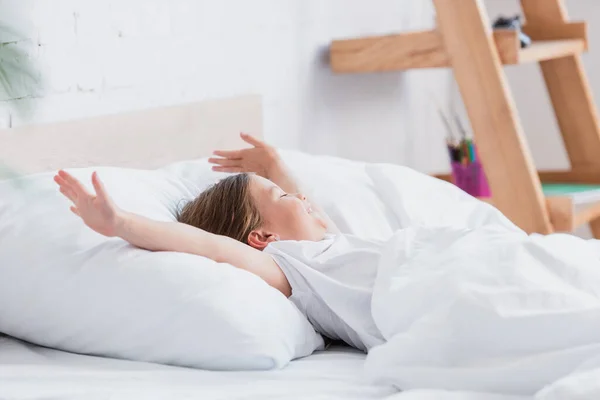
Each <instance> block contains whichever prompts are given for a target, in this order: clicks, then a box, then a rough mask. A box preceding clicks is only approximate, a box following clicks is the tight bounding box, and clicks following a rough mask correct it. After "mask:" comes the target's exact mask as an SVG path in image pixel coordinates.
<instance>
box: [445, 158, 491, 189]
mask: <svg viewBox="0 0 600 400" xmlns="http://www.w3.org/2000/svg"><path fill="white" fill-rule="evenodd" d="M452 181H453V182H454V184H455V185H456V186H458V187H459V188H461V189H462V190H464V191H465V192H467V193H469V194H470V195H471V196H474V197H490V196H491V193H490V187H489V185H488V182H487V178H486V177H485V172H484V171H483V168H482V166H481V164H480V163H479V161H473V162H470V163H467V164H463V163H460V162H458V161H452Z"/></svg>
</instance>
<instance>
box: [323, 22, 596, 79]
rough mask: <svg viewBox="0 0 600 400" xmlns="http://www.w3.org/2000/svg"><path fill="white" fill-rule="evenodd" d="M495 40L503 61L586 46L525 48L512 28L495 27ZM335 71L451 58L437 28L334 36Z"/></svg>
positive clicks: (562, 43) (440, 64) (559, 43)
mask: <svg viewBox="0 0 600 400" xmlns="http://www.w3.org/2000/svg"><path fill="white" fill-rule="evenodd" d="M494 41H495V42H496V48H497V50H498V54H499V56H500V60H501V61H502V63H503V64H509V65H510V64H521V63H527V62H534V61H543V60H549V59H554V58H560V57H565V56H568V55H573V54H579V53H582V52H584V51H585V50H586V41H585V40H583V39H561V40H540V41H534V42H533V43H532V44H531V46H529V47H527V48H525V49H521V48H520V46H519V39H518V35H517V33H516V32H515V31H512V30H501V29H500V30H496V31H494ZM330 63H331V68H332V70H333V71H334V72H339V73H358V72H385V71H400V70H407V69H414V68H446V67H450V58H449V56H448V53H447V52H446V49H445V47H444V42H443V40H442V37H441V35H440V33H439V32H438V31H437V30H431V31H418V32H408V33H403V34H397V35H386V36H374V37H367V38H358V39H344V40H334V41H333V42H332V43H331V47H330Z"/></svg>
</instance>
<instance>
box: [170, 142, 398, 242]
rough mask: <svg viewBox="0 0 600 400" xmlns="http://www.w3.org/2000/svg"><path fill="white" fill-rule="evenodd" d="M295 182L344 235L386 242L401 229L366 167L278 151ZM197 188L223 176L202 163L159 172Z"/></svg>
mask: <svg viewBox="0 0 600 400" xmlns="http://www.w3.org/2000/svg"><path fill="white" fill-rule="evenodd" d="M279 154H280V155H281V157H282V158H283V160H284V161H285V163H286V164H287V165H288V166H289V167H290V168H291V170H292V171H293V173H294V175H295V176H296V177H298V178H299V180H300V181H301V183H302V185H303V189H307V190H308V191H309V192H310V194H311V195H312V197H313V198H314V199H315V201H317V202H318V203H319V205H320V206H321V207H323V209H325V211H326V212H327V214H328V215H329V216H330V217H331V219H332V220H333V221H334V222H335V223H336V225H337V226H338V227H339V228H340V230H341V231H342V232H344V233H352V234H355V235H358V236H361V237H365V238H370V239H387V238H389V237H390V236H391V235H392V234H393V232H394V231H396V230H397V229H399V228H400V227H401V223H400V221H399V220H398V219H397V218H396V216H395V215H394V213H393V212H392V210H391V209H390V208H389V207H388V206H387V205H386V201H385V199H384V198H383V197H382V196H381V193H380V192H381V190H380V189H379V188H377V187H376V185H375V183H374V182H373V180H372V178H371V176H370V175H369V174H368V172H367V170H368V167H369V165H370V164H368V163H365V162H359V161H351V160H347V159H343V158H338V157H331V156H315V155H309V154H306V153H303V152H299V151H293V150H279ZM163 169H164V170H165V171H169V172H171V173H173V174H176V175H178V176H180V177H182V178H186V179H187V180H189V181H190V182H194V183H196V184H197V187H196V188H195V190H196V192H197V191H199V190H203V189H204V188H206V186H207V185H208V184H211V183H214V182H216V181H218V180H219V179H221V178H223V177H224V176H227V174H223V173H216V172H208V171H210V166H209V164H208V162H207V160H206V159H198V160H189V161H182V162H178V163H174V164H171V165H169V166H166V167H164V168H163Z"/></svg>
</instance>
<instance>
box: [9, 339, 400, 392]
mask: <svg viewBox="0 0 600 400" xmlns="http://www.w3.org/2000/svg"><path fill="white" fill-rule="evenodd" d="M363 359H364V354H361V353H359V352H358V351H355V350H352V349H350V348H348V347H343V346H335V347H332V348H330V349H328V350H327V351H323V352H318V353H317V354H314V355H312V356H310V357H306V358H304V359H299V360H296V361H293V362H292V363H291V364H290V365H289V366H288V367H286V368H285V369H283V370H279V371H268V372H216V371H203V370H197V369H191V368H178V367H172V366H165V365H159V364H150V363H139V362H131V361H123V360H113V359H108V358H101V357H92V356H84V355H78V354H71V353H67V352H62V351H58V350H53V349H47V348H43V347H38V346H34V345H31V344H27V343H25V342H22V341H19V340H16V339H12V338H9V337H5V336H4V337H0V398H3V399H6V398H9V399H31V398H52V399H109V398H110V399H128V400H133V399H154V398H168V399H190V398H194V399H268V398H273V399H275V398H277V399H288V398H290V399H300V398H307V399H309V398H310V399H315V398H328V399H381V398H384V397H386V396H387V395H390V394H393V393H395V390H393V389H392V388H389V387H384V386H374V385H370V384H369V383H368V382H366V381H365V379H364V378H363V376H362V374H361V367H362V361H363Z"/></svg>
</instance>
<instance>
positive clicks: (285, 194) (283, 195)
mask: <svg viewBox="0 0 600 400" xmlns="http://www.w3.org/2000/svg"><path fill="white" fill-rule="evenodd" d="M285 196H288V194H287V193H284V194H282V195H281V196H279V198H280V199H281V198H283V197H285Z"/></svg>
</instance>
